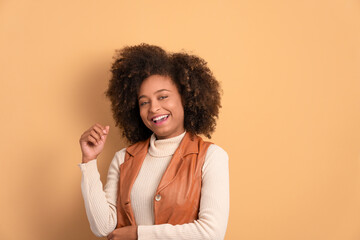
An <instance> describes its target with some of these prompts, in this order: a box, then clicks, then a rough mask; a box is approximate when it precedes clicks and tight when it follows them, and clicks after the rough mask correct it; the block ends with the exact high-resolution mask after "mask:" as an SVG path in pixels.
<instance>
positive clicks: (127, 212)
mask: <svg viewBox="0 0 360 240" xmlns="http://www.w3.org/2000/svg"><path fill="white" fill-rule="evenodd" d="M149 142H150V139H148V140H146V141H143V142H138V143H135V144H134V145H131V146H129V147H128V148H127V149H126V154H125V160H124V163H123V164H121V165H120V178H119V190H118V199H117V228H119V227H124V226H129V225H136V223H135V218H134V214H133V211H132V207H131V201H130V192H131V188H132V186H133V184H134V182H135V179H136V177H137V175H138V173H139V171H140V168H141V165H142V163H143V161H144V159H145V156H146V154H147V152H148V147H149ZM210 145H211V143H210V142H205V141H203V140H202V139H201V137H199V136H196V135H191V134H190V133H186V134H185V136H184V138H183V140H182V141H181V143H180V145H179V147H178V148H177V149H176V151H175V153H174V155H173V157H172V159H171V161H170V163H169V165H168V167H167V169H166V171H165V173H164V175H163V176H162V178H161V181H160V183H159V186H158V188H157V190H156V193H155V196H154V216H155V224H163V223H170V224H173V225H176V224H184V223H189V222H193V221H194V220H196V219H198V212H199V204H200V192H201V177H202V171H201V170H202V166H203V164H204V161H205V156H206V151H207V149H208V147H209V146H210Z"/></svg>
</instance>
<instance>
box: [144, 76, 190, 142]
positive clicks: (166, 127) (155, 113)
mask: <svg viewBox="0 0 360 240" xmlns="http://www.w3.org/2000/svg"><path fill="white" fill-rule="evenodd" d="M138 96H139V98H138V100H139V108H140V116H141V119H142V121H143V122H144V124H145V125H146V126H147V127H148V128H149V129H150V130H151V131H152V132H154V133H155V135H156V138H157V139H165V138H171V137H176V136H178V135H180V134H182V133H183V132H184V131H185V129H184V108H183V105H182V102H181V96H180V94H179V91H178V89H177V87H176V85H175V83H174V82H173V81H172V80H171V78H170V77H168V76H161V75H152V76H150V77H148V78H146V79H145V80H144V81H143V82H142V84H141V86H140V90H139V95H138Z"/></svg>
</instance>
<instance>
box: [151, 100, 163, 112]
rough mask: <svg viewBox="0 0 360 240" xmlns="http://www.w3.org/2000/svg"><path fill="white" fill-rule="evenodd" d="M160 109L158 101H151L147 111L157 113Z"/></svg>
mask: <svg viewBox="0 0 360 240" xmlns="http://www.w3.org/2000/svg"><path fill="white" fill-rule="evenodd" d="M160 108H161V107H160V104H159V102H158V101H152V102H151V105H150V109H149V110H150V111H151V112H157V111H159V110H160Z"/></svg>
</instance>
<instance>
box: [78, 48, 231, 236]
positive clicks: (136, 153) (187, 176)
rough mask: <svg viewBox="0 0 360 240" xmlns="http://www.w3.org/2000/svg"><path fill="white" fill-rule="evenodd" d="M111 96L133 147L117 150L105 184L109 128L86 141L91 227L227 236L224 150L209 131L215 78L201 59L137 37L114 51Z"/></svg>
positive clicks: (101, 231) (216, 100) (108, 231)
mask: <svg viewBox="0 0 360 240" xmlns="http://www.w3.org/2000/svg"><path fill="white" fill-rule="evenodd" d="M112 73H113V76H112V79H111V80H110V83H109V88H108V91H107V96H108V97H109V98H110V100H111V104H112V110H113V115H114V118H115V121H116V124H117V125H118V126H119V127H120V129H122V132H123V135H124V137H125V138H126V139H127V140H128V141H129V142H130V143H131V144H132V145H130V146H129V147H127V148H124V149H122V150H120V151H118V152H117V153H116V154H115V156H114V159H113V161H112V162H111V165H110V167H109V173H108V178H107V183H106V186H105V188H104V189H103V188H102V185H101V182H100V179H99V173H98V170H97V165H96V158H97V156H98V155H99V154H100V153H101V151H102V149H103V147H104V144H105V142H106V137H107V135H108V133H109V127H108V126H102V125H101V124H98V123H97V124H95V125H94V126H92V127H91V128H89V129H88V130H87V131H85V132H84V133H83V135H82V136H81V138H80V145H81V150H82V153H83V159H82V164H80V169H81V171H82V185H81V186H82V193H83V197H84V201H85V207H86V213H87V216H88V219H89V222H90V227H91V229H92V231H93V232H94V234H96V235H97V236H107V237H108V239H114V240H115V239H223V238H224V235H225V232H226V227H227V221H228V214H229V175H228V172H229V169H228V156H227V154H226V152H225V151H224V150H223V149H221V148H220V147H219V146H216V145H215V144H212V143H210V142H205V141H203V140H202V139H201V137H199V136H198V134H204V135H206V136H207V137H209V138H210V137H211V133H212V132H213V131H214V130H215V125H216V119H217V117H218V113H219V108H220V93H219V91H220V88H219V84H218V82H217V81H216V79H215V78H214V76H213V74H212V73H211V71H210V69H209V68H208V67H207V65H206V62H205V61H204V60H202V59H201V58H199V57H197V56H194V55H188V54H186V53H173V54H170V53H167V52H165V51H164V50H163V49H161V48H159V47H157V46H151V45H147V44H141V45H138V46H133V47H125V48H123V49H122V50H120V51H119V52H118V56H117V58H116V60H115V62H114V64H113V66H112Z"/></svg>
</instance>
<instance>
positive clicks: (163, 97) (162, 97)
mask: <svg viewBox="0 0 360 240" xmlns="http://www.w3.org/2000/svg"><path fill="white" fill-rule="evenodd" d="M165 98H167V96H161V97H159V99H160V100H162V99H165Z"/></svg>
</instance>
